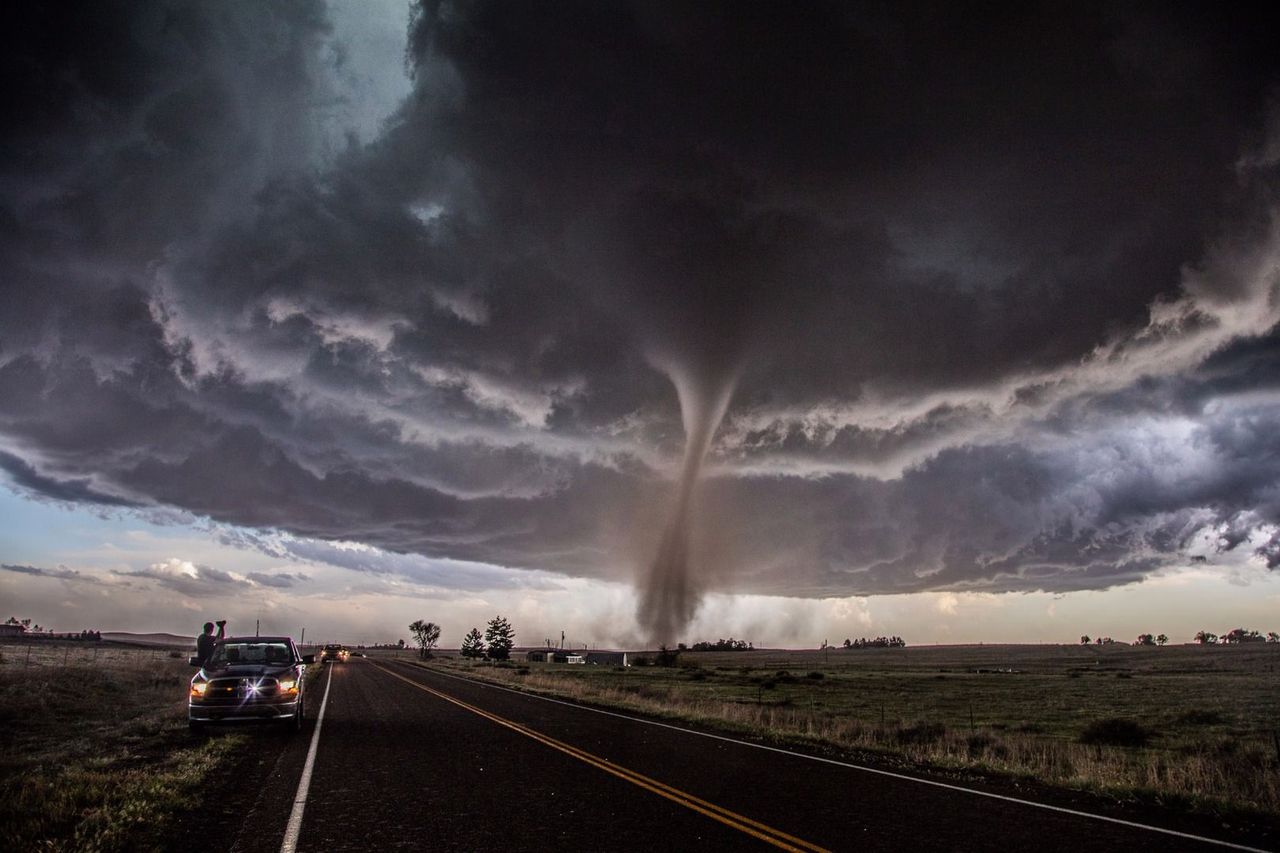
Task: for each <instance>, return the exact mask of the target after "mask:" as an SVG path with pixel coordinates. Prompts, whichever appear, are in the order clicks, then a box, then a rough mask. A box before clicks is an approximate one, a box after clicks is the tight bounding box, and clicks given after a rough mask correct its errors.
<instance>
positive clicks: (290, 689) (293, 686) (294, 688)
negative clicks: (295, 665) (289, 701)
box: [280, 678, 298, 693]
mask: <svg viewBox="0 0 1280 853" xmlns="http://www.w3.org/2000/svg"><path fill="white" fill-rule="evenodd" d="M280 689H281V690H282V691H284V692H285V693H297V692H298V682H297V681H296V680H294V679H292V678H288V679H284V680H282V681H281V682H280Z"/></svg>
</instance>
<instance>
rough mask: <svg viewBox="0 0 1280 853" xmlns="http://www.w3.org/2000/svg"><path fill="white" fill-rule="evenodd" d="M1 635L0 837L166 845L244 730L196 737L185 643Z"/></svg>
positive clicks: (43, 842) (32, 845)
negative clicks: (140, 644) (141, 644)
mask: <svg viewBox="0 0 1280 853" xmlns="http://www.w3.org/2000/svg"><path fill="white" fill-rule="evenodd" d="M170 654H171V653H170V652H169V651H168V650H165V649H154V648H147V649H138V648H129V647H123V646H112V645H110V644H106V643H75V642H40V643H31V644H30V645H26V644H16V643H15V644H3V645H0V847H3V848H4V849H7V850H34V849H39V850H45V851H60V850H103V851H107V850H162V849H172V846H171V844H169V843H166V833H167V832H170V831H172V829H173V827H174V825H175V821H176V820H177V818H178V816H180V815H181V814H182V813H183V812H185V811H189V810H190V809H191V808H193V807H194V806H195V805H196V804H198V803H199V801H200V796H199V795H200V791H201V788H202V786H203V785H204V784H205V783H206V782H207V780H208V778H209V777H210V774H213V773H216V772H217V771H218V769H219V768H220V767H222V766H224V765H225V764H226V763H227V762H228V761H229V760H230V759H231V757H232V756H233V754H234V753H235V752H236V750H237V748H238V746H239V745H240V744H241V743H242V742H243V736H240V735H232V736H227V737H218V738H209V739H207V740H206V739H193V738H192V737H191V736H190V735H189V734H188V732H187V726H186V689H185V685H186V682H187V680H188V679H189V678H190V677H191V672H192V670H191V668H190V667H189V666H188V665H187V661H186V656H187V653H186V652H185V651H174V652H172V654H175V655H177V657H171V656H170Z"/></svg>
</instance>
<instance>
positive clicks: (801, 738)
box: [436, 644, 1280, 816]
mask: <svg viewBox="0 0 1280 853" xmlns="http://www.w3.org/2000/svg"><path fill="white" fill-rule="evenodd" d="M436 665H442V666H447V667H451V668H465V669H467V670H469V671H471V672H472V673H474V674H478V675H481V676H482V677H486V678H494V679H498V680H501V681H504V682H508V683H512V684H515V685H518V686H522V687H524V688H525V689H531V690H536V691H540V692H545V693H551V694H555V695H560V696H566V697H571V698H575V699H579V700H582V701H588V702H592V703H596V704H602V705H607V706H611V707H618V708H626V709H632V710H636V711H641V712H645V713H649V714H656V715H660V716H664V717H668V718H674V719H680V720H686V721H692V722H697V723H701V724H704V725H712V726H716V727H720V728H724V729H727V730H731V731H736V732H741V733H745V734H750V735H754V736H759V737H764V738H768V739H773V740H779V741H789V742H803V743H807V744H811V745H817V746H822V747H829V748H836V749H839V750H844V751H854V752H864V753H866V752H870V753H875V754H876V755H877V756H879V757H880V759H881V760H888V761H901V762H908V763H911V764H914V765H918V766H928V767H931V768H934V769H942V770H945V771H948V772H961V773H963V772H979V773H992V772H995V773H998V774H1012V775H1015V776H1023V777H1033V778H1034V779H1037V780H1039V781H1041V782H1044V783H1046V784H1050V785H1054V786H1060V787H1067V788H1078V789H1086V790H1091V791H1097V792H1104V793H1107V794H1114V795H1118V796H1121V797H1135V796H1136V797H1141V798H1142V799H1143V800H1145V801H1148V802H1158V803H1162V804H1165V805H1171V806H1173V807H1175V808H1179V809H1192V810H1200V811H1223V810H1226V811H1251V812H1261V813H1264V814H1266V815H1268V816H1276V815H1280V712H1278V709H1280V673H1277V668H1278V665H1280V646H1277V645H1264V644H1248V645H1241V646H1172V647H1169V646H1166V647H1130V646H1120V645H1114V646H1102V647H1099V646H1084V647H1081V646H1047V645H1046V646H950V647H920V648H907V649H860V650H845V649H832V650H830V651H826V652H822V651H801V652H786V651H750V652H699V653H691V652H685V653H682V654H681V655H680V658H679V664H678V665H677V666H675V667H671V668H666V667H652V666H650V667H641V666H635V667H628V668H626V669H623V668H621V667H598V666H568V665H563V664H560V665H555V664H553V665H547V664H537V663H534V664H523V663H520V662H516V664H515V665H514V666H509V667H491V666H483V665H482V666H476V665H474V664H471V663H469V662H466V661H462V660H460V659H456V658H453V659H451V658H443V659H437V664H436Z"/></svg>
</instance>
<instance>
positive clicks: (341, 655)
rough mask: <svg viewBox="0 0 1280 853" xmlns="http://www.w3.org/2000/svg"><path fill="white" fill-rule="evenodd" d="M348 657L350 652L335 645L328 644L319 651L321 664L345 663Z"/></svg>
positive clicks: (343, 647)
mask: <svg viewBox="0 0 1280 853" xmlns="http://www.w3.org/2000/svg"><path fill="white" fill-rule="evenodd" d="M350 657H351V652H349V651H347V649H346V647H345V646H340V645H338V644H337V643H330V644H329V645H327V646H325V647H324V648H323V649H321V650H320V662H321V663H345V662H346V661H347V660H348V659H349V658H350Z"/></svg>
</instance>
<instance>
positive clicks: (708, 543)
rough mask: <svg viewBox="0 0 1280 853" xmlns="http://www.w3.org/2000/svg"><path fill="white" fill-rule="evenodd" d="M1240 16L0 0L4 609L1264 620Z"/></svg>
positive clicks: (1270, 382)
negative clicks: (9, 1)
mask: <svg viewBox="0 0 1280 853" xmlns="http://www.w3.org/2000/svg"><path fill="white" fill-rule="evenodd" d="M1249 14H1251V13H1248V12H1245V11H1241V10H1239V9H1233V10H1230V11H1229V12H1227V11H1223V10H1221V9H1218V8H1216V7H1214V6H1211V5H1209V4H1203V5H1187V6H1185V7H1180V8H1178V9H1176V10H1170V9H1166V8H1163V7H1162V6H1161V5H1158V4H1142V3H1134V4H1123V5H1121V4H1111V3H1107V4H1101V3H1099V4H1090V3H1082V4H1071V5H1070V6H1069V7H1062V6H1061V4H1057V5H1054V4H1043V5H1041V4H1008V5H988V6H982V7H964V8H962V7H959V6H956V4H940V3H939V4H935V3H906V4H898V3H895V4H878V3H820V2H814V3H809V4H803V5H799V6H797V5H796V4H767V3H724V4H719V3H704V4H696V5H692V6H691V5H689V4H657V3H619V2H589V3H588V2H584V3H572V2H564V3H556V4H528V3H517V4H512V3H488V2H467V3H450V2H424V3H420V4H419V3H414V4H408V3H403V2H391V0H388V1H387V2H380V3H376V4H374V3H356V2H336V0H335V2H329V3H325V2H319V0H314V2H309V1H308V0H289V2H279V3H269V4H268V3H260V4H259V3H194V2H177V0H159V2H155V3H148V4H135V3H128V2H102V3H96V4H93V5H92V6H91V7H90V8H88V9H76V10H73V11H68V10H67V9H64V8H63V7H62V6H61V5H60V4H52V3H50V4H19V5H16V6H15V7H14V8H12V9H6V10H5V11H4V12H3V13H0V15H2V16H3V18H4V21H3V25H0V40H3V42H4V44H3V47H2V49H0V64H3V69H4V79H5V80H6V81H8V85H7V91H6V93H5V98H4V101H3V107H0V109H3V110H4V116H3V119H4V120H3V122H0V610H7V611H12V612H13V615H16V616H20V617H29V618H32V619H33V620H34V621H36V622H39V623H40V624H42V625H47V626H50V627H54V628H57V629H59V630H79V629H80V628H84V627H93V628H98V629H100V630H132V631H143V632H145V631H170V632H173V633H179V634H191V633H194V632H195V630H196V626H198V624H199V623H201V622H203V621H204V620H205V619H212V618H228V619H229V620H231V622H232V626H231V627H232V629H233V630H235V629H237V626H238V627H239V628H241V629H243V628H245V627H246V626H248V625H249V624H250V623H251V622H253V621H255V620H257V621H259V622H261V623H262V625H263V627H264V630H266V629H269V630H272V631H287V632H289V633H292V634H294V635H298V634H299V633H300V632H301V629H302V628H304V627H305V628H307V630H308V637H309V638H315V639H319V638H321V637H326V638H334V639H340V640H345V641H352V642H357V641H358V642H377V641H387V640H394V639H397V638H399V637H403V636H407V630H406V628H405V627H401V626H407V624H408V622H409V621H412V620H414V619H418V618H422V619H428V620H431V621H436V622H438V623H440V624H441V625H442V626H443V628H444V631H443V636H442V641H443V643H444V644H445V645H446V646H447V645H452V644H456V643H457V642H459V641H460V640H461V637H462V636H463V635H464V634H465V633H466V631H467V630H469V629H470V628H471V627H476V626H479V627H483V624H484V623H485V622H486V621H487V620H488V619H490V618H492V616H494V615H497V614H499V613H501V614H502V615H505V616H507V617H508V618H509V619H510V620H511V621H512V622H513V623H514V625H515V627H516V632H517V641H518V642H519V643H522V644H525V643H528V644H540V643H542V642H543V641H544V640H545V639H552V638H554V639H557V640H558V638H559V635H560V632H561V631H563V632H564V633H565V637H566V640H568V641H570V642H576V643H577V644H579V645H584V644H585V645H594V646H598V647H608V646H638V645H646V644H650V645H651V644H654V643H657V642H676V641H688V642H693V641H696V640H700V639H715V638H719V637H726V636H729V635H733V636H735V637H739V638H743V639H748V640H751V641H752V642H754V643H755V644H756V645H785V646H794V647H809V646H817V645H818V644H819V643H821V642H822V641H824V640H828V641H831V642H839V641H841V640H843V639H844V638H845V637H857V636H864V635H866V636H874V635H877V634H897V635H901V636H903V637H904V638H905V639H906V640H907V641H908V642H909V643H932V642H1070V641H1074V640H1075V639H1077V638H1078V636H1079V635H1080V634H1084V633H1088V634H1091V635H1095V636H1096V635H1099V634H1102V635H1109V636H1115V637H1117V638H1120V639H1132V637H1133V636H1136V634H1137V633H1139V632H1145V631H1151V632H1156V633H1160V632H1163V633H1167V634H1168V635H1169V636H1170V637H1171V638H1173V639H1174V640H1175V641H1186V640H1190V638H1191V636H1192V635H1193V634H1194V633H1195V632H1196V631H1197V630H1200V629H1208V630H1213V631H1215V632H1218V633H1222V632H1224V631H1225V630H1227V629H1229V628H1232V627H1237V626H1241V625H1243V626H1245V627H1249V628H1255V629H1260V630H1263V631H1266V630H1275V629H1276V628H1277V627H1280V623H1278V622H1277V617H1276V615H1275V614H1277V613H1280V607H1277V605H1280V439H1278V438H1277V430H1276V429H1275V426H1276V424H1277V417H1278V416H1280V331H1277V328H1276V326H1277V322H1278V321H1280V297H1278V295H1277V288H1278V287H1280V220H1278V219H1277V195H1276V192H1277V189H1278V183H1280V181H1278V179H1280V68H1278V67H1277V63H1278V62H1280V58H1278V57H1277V55H1276V52H1275V51H1274V50H1273V46H1272V44H1271V43H1270V40H1269V39H1268V37H1267V35H1268V33H1269V29H1268V28H1267V27H1266V26H1265V22H1263V21H1261V20H1259V21H1254V20H1250V18H1249ZM1259 14H1260V13H1259ZM6 615H8V614H6Z"/></svg>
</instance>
